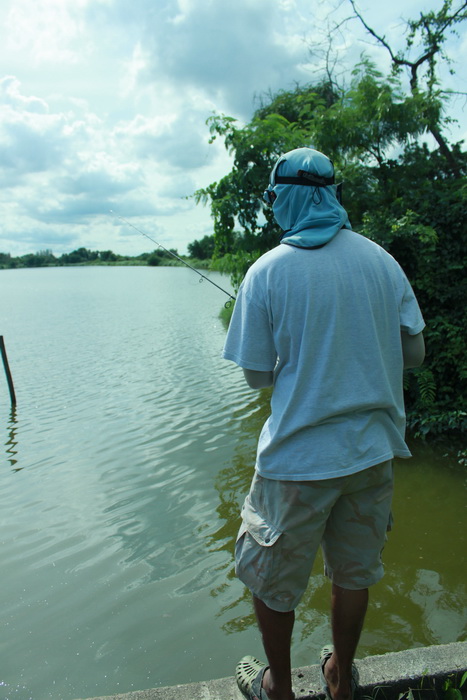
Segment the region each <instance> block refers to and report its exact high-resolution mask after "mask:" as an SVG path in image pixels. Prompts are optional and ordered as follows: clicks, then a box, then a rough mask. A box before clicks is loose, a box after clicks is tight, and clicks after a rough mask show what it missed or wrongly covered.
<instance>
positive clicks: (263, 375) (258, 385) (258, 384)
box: [243, 369, 274, 389]
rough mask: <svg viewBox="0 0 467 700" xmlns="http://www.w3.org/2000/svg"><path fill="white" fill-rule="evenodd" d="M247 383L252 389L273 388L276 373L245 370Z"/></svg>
mask: <svg viewBox="0 0 467 700" xmlns="http://www.w3.org/2000/svg"><path fill="white" fill-rule="evenodd" d="M243 374H244V375H245V379H246V382H247V384H248V386H249V387H251V388H252V389H264V388H265V387H267V386H272V383H273V378H274V372H258V371H257V370H255V369H243Z"/></svg>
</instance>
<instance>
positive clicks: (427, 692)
mask: <svg viewBox="0 0 467 700" xmlns="http://www.w3.org/2000/svg"><path fill="white" fill-rule="evenodd" d="M357 666H358V670H359V674H360V698H362V699H364V700H371V699H373V700H400V699H401V696H403V698H404V699H405V698H407V699H408V700H422V699H424V698H427V699H428V698H429V699H430V700H437V698H440V699H442V698H444V694H445V693H444V691H443V688H444V686H445V683H446V682H448V683H450V687H451V688H459V685H460V683H461V679H462V676H463V675H464V673H465V672H466V671H467V641H466V642H456V643H453V644H443V645H438V646H430V647H419V648H416V649H407V650H406V651H398V652H393V653H389V654H382V655H379V656H368V657H367V658H365V659H361V660H357ZM293 684H294V692H295V696H296V698H297V700H299V699H301V700H308V699H309V698H324V693H323V691H322V689H321V683H320V669H319V665H317V664H316V665H313V666H306V667H303V668H296V669H294V671H293ZM410 693H411V694H410ZM461 693H462V695H461V696H459V697H462V698H466V697H467V682H465V683H464V686H463V687H462V690H461ZM242 698H243V695H242V694H241V693H240V691H239V690H238V688H237V685H236V682H235V678H234V677H233V676H231V677H228V678H219V679H216V680H211V681H205V682H203V683H189V684H187V685H175V686H169V687H165V688H151V689H149V690H139V691H135V692H131V693H124V694H120V695H106V696H105V697H102V696H101V697H100V698H88V699H87V700H241V699H242ZM81 700H83V699H81Z"/></svg>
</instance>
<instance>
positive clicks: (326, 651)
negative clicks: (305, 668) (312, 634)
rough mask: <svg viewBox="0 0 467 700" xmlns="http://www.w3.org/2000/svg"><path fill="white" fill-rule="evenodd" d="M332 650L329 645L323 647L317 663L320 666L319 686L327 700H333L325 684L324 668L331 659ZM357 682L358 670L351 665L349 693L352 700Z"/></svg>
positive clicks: (356, 688)
mask: <svg viewBox="0 0 467 700" xmlns="http://www.w3.org/2000/svg"><path fill="white" fill-rule="evenodd" d="M333 651H334V648H333V647H332V646H331V645H329V646H326V647H323V648H322V649H321V652H320V655H319V662H320V666H321V685H322V688H323V692H324V693H325V694H326V698H327V700H333V698H332V695H331V691H330V690H329V688H328V684H327V682H326V677H325V675H324V667H325V666H326V664H327V662H328V661H329V659H330V658H331V656H332V654H333ZM358 681H359V675H358V669H357V667H356V666H355V664H352V680H351V685H350V687H351V692H352V700H353V699H354V698H355V695H356V693H357V690H358Z"/></svg>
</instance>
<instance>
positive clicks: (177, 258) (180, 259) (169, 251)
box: [109, 209, 235, 309]
mask: <svg viewBox="0 0 467 700" xmlns="http://www.w3.org/2000/svg"><path fill="white" fill-rule="evenodd" d="M109 211H110V213H111V214H113V215H114V216H116V217H117V219H120V221H123V222H125V224H127V225H128V226H131V228H134V229H135V231H138V233H140V234H141V235H142V236H145V237H146V238H148V239H149V240H150V241H152V242H153V243H155V244H156V245H157V246H159V248H162V250H165V252H166V253H168V254H169V255H171V256H172V257H173V258H175V259H176V260H179V261H180V262H181V263H183V264H184V265H186V267H189V268H190V270H193V272H196V274H197V275H199V276H200V277H202V279H200V282H202V281H203V279H205V280H207V281H208V282H210V283H211V284H213V285H214V286H215V287H217V289H220V290H221V292H224V294H227V296H228V297H230V298H229V300H228V301H226V302H225V304H224V306H225V308H226V309H228V308H229V306H230V305H231V304H232V302H233V301H235V297H234V296H232V294H230V293H229V292H228V291H227V290H226V289H223V288H222V287H220V286H219V285H218V284H216V282H213V281H212V279H209V277H206V275H203V273H202V272H200V271H199V270H197V269H196V268H195V267H193V266H192V265H189V264H188V263H187V262H186V260H183V258H181V257H180V256H179V255H177V254H176V253H174V252H172V251H171V250H169V249H168V248H166V247H165V246H163V245H162V243H158V242H157V241H155V240H154V238H151V236H148V234H147V233H145V232H144V231H142V230H141V229H140V228H138V227H137V226H135V225H134V224H132V223H131V221H128V219H125V218H124V217H123V216H120V215H119V214H117V213H116V212H114V211H112V209H110V210H109Z"/></svg>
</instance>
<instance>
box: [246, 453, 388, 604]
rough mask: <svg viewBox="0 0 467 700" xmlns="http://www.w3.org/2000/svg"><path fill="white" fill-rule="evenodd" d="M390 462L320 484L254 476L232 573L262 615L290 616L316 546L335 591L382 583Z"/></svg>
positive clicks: (306, 579)
mask: <svg viewBox="0 0 467 700" xmlns="http://www.w3.org/2000/svg"><path fill="white" fill-rule="evenodd" d="M392 491H393V469H392V462H391V461H389V462H383V463H382V464H378V465H376V466H374V467H371V468H370V469H365V470H363V471H361V472H357V473H356V474H351V475H350V476H344V477H339V478H337V479H326V480H322V481H274V480H272V479H264V478H263V477H261V476H259V475H258V474H255V476H254V478H253V482H252V485H251V488H250V493H249V494H248V496H247V497H246V500H245V503H244V505H243V508H242V525H241V527H240V531H239V533H238V537H237V544H236V548H235V561H236V573H237V576H238V577H239V578H240V580H241V581H242V582H243V583H244V584H245V585H246V586H247V587H248V588H249V589H250V590H251V592H252V593H253V594H254V595H255V596H256V597H257V598H259V599H260V600H262V601H263V602H264V603H265V604H266V605H267V606H268V607H270V608H272V609H273V610H278V611H280V612H287V611H289V610H294V609H295V608H296V606H297V604H298V602H299V601H300V598H301V597H302V595H303V593H304V592H305V589H306V587H307V585H308V579H309V577H310V574H311V570H312V567H313V562H314V559H315V556H316V552H317V551H318V548H319V546H320V545H321V547H322V550H323V555H324V560H325V573H326V575H327V576H328V577H329V578H330V579H331V580H332V581H333V582H334V583H336V584H337V585H338V586H341V587H342V588H348V589H351V590H359V589H363V588H368V587H369V586H371V585H373V584H374V583H376V582H377V581H379V580H380V579H381V578H382V576H383V573H384V572H383V565H382V561H381V552H382V550H383V547H384V543H385V541H386V532H387V531H388V530H389V529H390V521H391V500H392Z"/></svg>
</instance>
